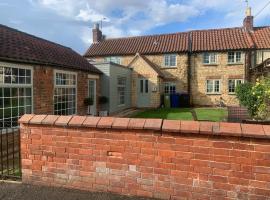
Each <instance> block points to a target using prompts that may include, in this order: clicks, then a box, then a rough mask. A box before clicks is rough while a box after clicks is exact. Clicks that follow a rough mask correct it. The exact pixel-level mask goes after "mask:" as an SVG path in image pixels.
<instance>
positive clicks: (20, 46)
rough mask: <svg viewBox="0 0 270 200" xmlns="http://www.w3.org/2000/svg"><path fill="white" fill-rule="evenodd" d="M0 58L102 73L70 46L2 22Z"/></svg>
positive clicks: (0, 27) (0, 26)
mask: <svg viewBox="0 0 270 200" xmlns="http://www.w3.org/2000/svg"><path fill="white" fill-rule="evenodd" d="M0 60H2V61H12V62H20V63H28V64H43V65H49V66H57V67H63V68H69V69H76V70H84V71H89V72H93V73H101V72H100V71H99V70H98V69H96V68H95V67H94V66H93V65H91V64H90V63H89V62H88V61H87V60H86V59H85V58H83V57H82V56H80V55H79V54H78V53H76V52H75V51H73V50H72V49H70V48H67V47H64V46H62V45H59V44H56V43H53V42H50V41H47V40H44V39H41V38H38V37H35V36H33V35H29V34H27V33H24V32H21V31H18V30H16V29H12V28H9V27H7V26H4V25H1V24H0Z"/></svg>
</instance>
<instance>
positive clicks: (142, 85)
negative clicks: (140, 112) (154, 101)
mask: <svg viewBox="0 0 270 200" xmlns="http://www.w3.org/2000/svg"><path fill="white" fill-rule="evenodd" d="M137 85H138V87H137V94H138V95H137V107H138V108H146V107H150V91H149V88H150V87H149V86H150V83H149V80H148V79H146V78H138V84H137Z"/></svg>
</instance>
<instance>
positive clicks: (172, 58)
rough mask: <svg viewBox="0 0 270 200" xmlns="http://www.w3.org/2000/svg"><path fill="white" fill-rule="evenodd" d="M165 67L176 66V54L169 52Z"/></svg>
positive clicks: (166, 56) (165, 57)
mask: <svg viewBox="0 0 270 200" xmlns="http://www.w3.org/2000/svg"><path fill="white" fill-rule="evenodd" d="M164 67H176V54H167V55H165V56H164Z"/></svg>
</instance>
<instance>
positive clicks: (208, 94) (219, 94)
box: [206, 93, 221, 95]
mask: <svg viewBox="0 0 270 200" xmlns="http://www.w3.org/2000/svg"><path fill="white" fill-rule="evenodd" d="M206 95H221V93H206Z"/></svg>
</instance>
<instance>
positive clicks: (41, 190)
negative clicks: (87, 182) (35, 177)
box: [0, 181, 153, 200]
mask: <svg viewBox="0 0 270 200" xmlns="http://www.w3.org/2000/svg"><path fill="white" fill-rule="evenodd" d="M0 200H153V199H149V198H140V197H127V196H121V195H117V194H111V193H98V192H86V191H80V190H71V189H64V188H54V187H45V186H34V185H26V184H22V183H20V182H1V181H0Z"/></svg>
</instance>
